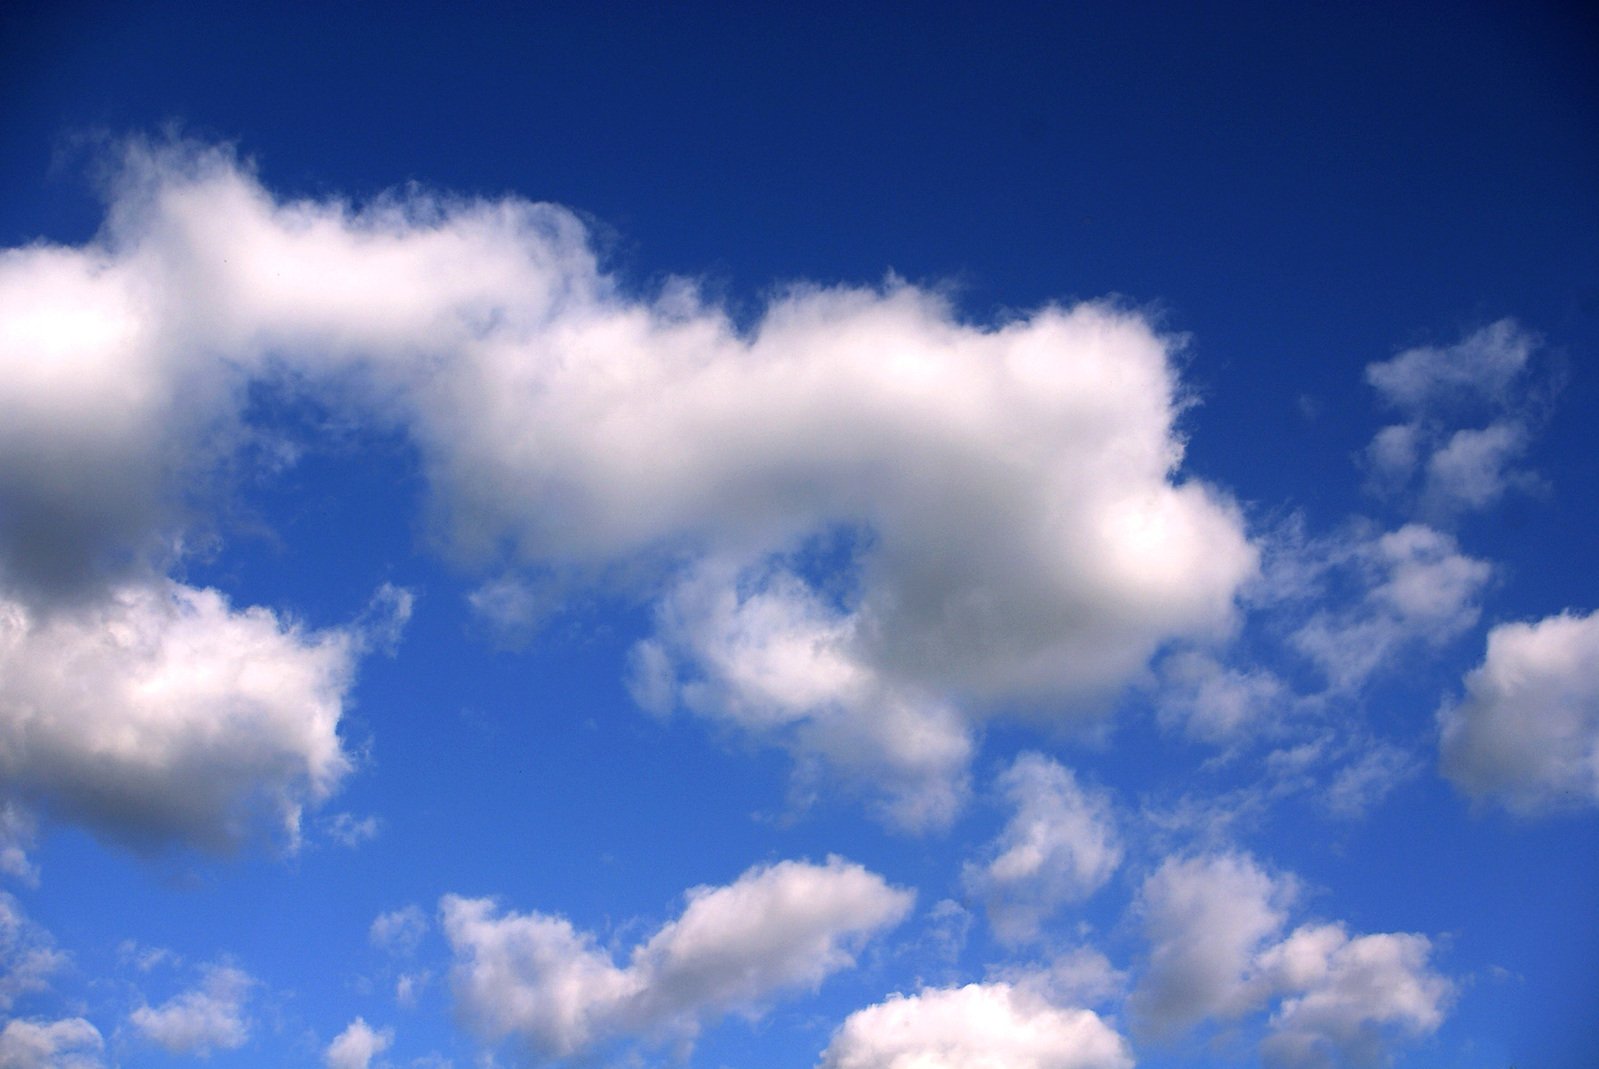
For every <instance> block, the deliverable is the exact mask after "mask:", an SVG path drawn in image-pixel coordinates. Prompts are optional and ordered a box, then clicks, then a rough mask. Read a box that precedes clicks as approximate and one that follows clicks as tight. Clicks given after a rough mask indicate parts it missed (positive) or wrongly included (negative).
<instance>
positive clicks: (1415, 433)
mask: <svg viewBox="0 0 1599 1069" xmlns="http://www.w3.org/2000/svg"><path fill="white" fill-rule="evenodd" d="M1537 344H1538V343H1537V339H1536V338H1534V337H1533V336H1532V335H1530V334H1528V333H1527V332H1526V331H1523V330H1522V329H1521V328H1520V327H1519V326H1518V325H1517V324H1516V323H1515V322H1514V321H1512V320H1509V319H1501V320H1499V321H1498V322H1496V323H1492V324H1490V325H1488V326H1486V327H1483V328H1482V329H1481V330H1478V331H1476V332H1474V333H1472V334H1470V335H1467V336H1466V337H1465V338H1463V339H1462V340H1461V341H1459V342H1458V343H1456V344H1455V345H1452V346H1447V347H1443V348H1438V347H1432V346H1423V347H1419V348H1415V349H1408V350H1406V351H1405V352H1402V353H1400V354H1399V355H1398V356H1395V357H1394V358H1392V359H1391V360H1386V361H1382V362H1380V363H1374V364H1369V365H1367V367H1366V381H1367V382H1369V383H1370V384H1371V385H1372V386H1373V387H1375V388H1376V390H1377V392H1378V393H1379V394H1380V395H1381V397H1382V399H1383V400H1384V401H1385V402H1387V403H1388V404H1389V405H1391V406H1393V407H1395V408H1398V409H1399V410H1400V411H1402V412H1403V413H1404V414H1405V416H1406V421H1405V422H1403V423H1396V424H1393V425H1391V426H1388V427H1384V428H1383V429H1382V430H1381V431H1379V432H1378V433H1377V435H1376V437H1374V438H1373V439H1372V442H1371V445H1370V446H1368V447H1367V451H1366V455H1367V459H1368V461H1369V463H1370V465H1371V469H1372V473H1373V475H1374V477H1375V479H1376V482H1377V484H1378V486H1379V487H1382V488H1385V489H1389V490H1400V489H1404V488H1405V487H1407V486H1409V485H1410V484H1411V483H1412V481H1413V480H1415V479H1416V478H1417V476H1418V475H1419V476H1420V487H1419V495H1420V496H1419V501H1420V503H1421V505H1422V507H1423V509H1424V510H1425V511H1428V512H1431V513H1438V514H1444V515H1447V514H1451V513H1455V512H1460V511H1467V510H1473V509H1483V508H1487V507H1488V506H1490V505H1492V504H1494V503H1495V502H1496V501H1498V500H1499V498H1500V497H1502V496H1503V495H1504V493H1505V491H1506V490H1508V489H1511V488H1521V489H1527V488H1530V487H1533V486H1536V485H1537V479H1536V478H1535V477H1534V476H1533V475H1532V474H1531V473H1529V472H1525V471H1520V470H1517V469H1516V468H1514V467H1513V464H1514V462H1515V461H1517V460H1519V459H1520V457H1521V456H1522V454H1523V453H1524V452H1525V451H1526V448H1527V445H1528V441H1529V438H1530V435H1531V430H1530V427H1529V424H1528V418H1529V414H1530V413H1529V412H1528V411H1527V407H1528V406H1527V404H1526V398H1525V394H1526V389H1525V386H1524V380H1525V378H1526V374H1527V368H1528V363H1529V360H1530V359H1531V356H1532V354H1533V352H1534V350H1535V349H1536V348H1537ZM1463 419H1479V420H1480V419H1487V423H1486V424H1485V425H1483V426H1480V427H1465V428H1460V427H1457V426H1456V424H1457V423H1458V422H1459V421H1461V420H1463Z"/></svg>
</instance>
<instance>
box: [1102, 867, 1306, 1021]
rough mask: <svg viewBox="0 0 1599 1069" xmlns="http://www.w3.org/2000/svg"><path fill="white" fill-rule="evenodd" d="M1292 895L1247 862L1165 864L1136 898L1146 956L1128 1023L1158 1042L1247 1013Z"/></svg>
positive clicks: (1145, 884)
mask: <svg viewBox="0 0 1599 1069" xmlns="http://www.w3.org/2000/svg"><path fill="white" fill-rule="evenodd" d="M1291 896H1292V888H1291V886H1290V885H1288V884H1285V883H1283V882H1281V881H1279V880H1276V879H1274V878H1273V877H1272V876H1271V875H1270V874H1269V873H1267V872H1266V871H1264V870H1263V869H1261V868H1260V867H1259V866H1258V865H1256V864H1255V863H1254V861H1253V860H1251V859H1250V858H1248V857H1244V856H1241V855H1233V854H1221V855H1215V856H1209V857H1195V858H1182V859H1179V858H1172V859H1168V860H1167V861H1166V862H1165V863H1164V864H1162V865H1161V867H1160V868H1159V869H1158V870H1156V871H1155V872H1154V873H1153V874H1152V875H1151V876H1150V877H1149V878H1148V879H1147V880H1145V881H1144V886H1143V890H1142V891H1141V892H1140V901H1139V907H1140V910H1141V912H1142V914H1143V922H1144V931H1145V934H1146V935H1147V936H1148V938H1149V941H1150V944H1151V951H1150V957H1149V964H1148V968H1147V969H1146V971H1145V973H1144V976H1143V979H1142V981H1141V982H1140V984H1139V986H1138V989H1137V990H1135V991H1134V992H1133V995H1132V997H1131V999H1130V1000H1129V1009H1130V1010H1131V1012H1132V1014H1133V1019H1134V1021H1135V1022H1137V1023H1139V1024H1140V1025H1141V1026H1142V1027H1143V1028H1144V1029H1145V1030H1146V1031H1148V1032H1149V1033H1150V1034H1151V1035H1153V1036H1155V1037H1157V1038H1164V1037H1169V1036H1171V1035H1174V1034H1176V1033H1178V1032H1181V1031H1183V1030H1185V1029H1187V1028H1190V1027H1192V1026H1193V1025H1195V1024H1197V1023H1198V1022H1200V1021H1201V1020H1203V1019H1205V1018H1206V1017H1216V1016H1219V1017H1234V1016H1237V1015H1239V1014H1240V1013H1243V1012H1244V1011H1245V1010H1247V1009H1248V1008H1249V1007H1250V1006H1251V1005H1252V1004H1253V1003H1254V1002H1255V1001H1257V996H1256V993H1255V992H1254V991H1253V990H1251V985H1250V982H1249V980H1250V973H1251V968H1252V965H1253V962H1254V958H1255V955H1256V954H1257V953H1258V952H1259V950H1260V949H1261V947H1262V946H1263V944H1264V943H1265V941H1266V940H1267V938H1268V937H1270V936H1272V935H1274V934H1275V933H1277V932H1278V931H1280V930H1281V929H1282V926H1283V924H1284V923H1285V921H1286V920H1287V912H1286V904H1287V900H1288V899H1289V898H1290V897H1291Z"/></svg>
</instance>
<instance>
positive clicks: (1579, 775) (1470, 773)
mask: <svg viewBox="0 0 1599 1069" xmlns="http://www.w3.org/2000/svg"><path fill="white" fill-rule="evenodd" d="M1465 687H1466V694H1465V698H1464V700H1462V701H1460V702H1458V703H1455V704H1446V705H1445V706H1444V707H1443V708H1442V709H1441V710H1440V711H1439V714H1438V719H1439V725H1440V729H1441V739H1440V748H1441V751H1442V765H1443V771H1444V774H1445V775H1447V776H1448V777H1449V778H1450V779H1451V780H1453V781H1454V783H1455V784H1456V785H1457V786H1458V787H1460V788H1461V789H1462V790H1464V791H1465V792H1466V793H1468V794H1470V795H1472V796H1473V797H1477V798H1483V799H1491V800H1494V801H1497V802H1499V803H1501V804H1503V805H1505V806H1506V807H1507V808H1509V809H1511V810H1513V811H1515V812H1518V813H1523V814H1530V813H1536V812H1541V811H1546V810H1550V809H1561V808H1574V807H1591V806H1595V805H1599V614H1594V613H1589V614H1587V615H1579V614H1576V613H1562V614H1561V615H1559V616H1551V617H1548V618H1546V619H1543V620H1539V621H1536V622H1534V623H1512V624H1501V625H1499V626H1498V627H1495V628H1493V629H1492V630H1491V631H1489V632H1488V652H1487V655H1486V656H1485V657H1484V658H1483V662H1482V664H1481V665H1479V666H1478V667H1477V668H1475V669H1473V670H1472V671H1471V673H1470V674H1468V675H1467V676H1466V680H1465Z"/></svg>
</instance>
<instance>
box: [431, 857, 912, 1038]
mask: <svg viewBox="0 0 1599 1069" xmlns="http://www.w3.org/2000/svg"><path fill="white" fill-rule="evenodd" d="M912 897H913V896H912V895H911V893H910V892H908V891H901V890H897V889H895V888H892V887H890V886H889V885H888V884H887V883H885V882H884V881H883V880H882V878H881V877H879V876H876V875H874V874H872V873H870V872H868V871H866V870H865V869H863V868H861V867H860V866H859V865H853V864H850V863H847V862H844V861H842V860H840V859H838V858H832V859H830V860H829V861H828V862H827V864H825V865H812V864H806V863H801V862H794V861H785V862H781V863H779V864H775V865H770V866H762V867H757V868H753V869H750V870H749V871H748V872H745V873H744V874H743V875H742V876H740V877H739V878H738V879H737V880H736V881H734V882H733V883H732V884H729V885H727V886H725V887H698V888H695V889H693V890H691V891H689V892H688V895H687V899H688V904H687V907H686V908H685V909H684V911H683V913H682V914H681V915H680V916H679V917H678V918H677V919H676V920H674V921H671V922H670V923H668V924H666V925H664V926H663V927H662V928H660V929H659V930H658V931H657V932H656V933H655V934H654V935H652V936H651V937H650V938H649V939H647V940H645V941H644V942H643V943H641V944H640V945H639V946H637V947H635V948H634V950H633V952H632V957H631V960H630V962H629V963H628V964H627V965H626V966H618V965H617V964H616V963H615V961H614V960H613V959H612V957H611V955H610V954H609V953H608V952H606V951H605V950H603V949H601V948H600V947H599V946H598V945H596V943H595V941H594V938H593V937H592V936H591V935H588V934H586V933H583V932H579V931H577V930H576V929H575V928H573V927H572V925H571V924H570V923H569V922H568V921H566V920H565V919H563V918H560V917H553V916H549V915H546V914H541V913H526V914H517V913H506V914H500V913H499V911H498V909H497V908H496V906H495V905H494V903H493V902H491V901H489V900H486V899H467V898H459V897H456V896H454V895H451V896H447V897H446V898H445V899H444V900H443V902H442V903H441V909H442V912H443V916H444V929H445V935H446V937H447V938H448V939H449V941H450V945H451V947H452V948H453V949H454V952H455V958H456V962H455V967H454V970H453V973H452V980H453V983H454V988H455V995H456V1000H457V1004H458V1006H459V1008H460V1010H461V1012H462V1013H463V1015H464V1017H465V1019H466V1020H467V1021H468V1022H469V1023H470V1025H471V1026H472V1028H473V1029H474V1031H476V1032H477V1034H478V1035H479V1036H480V1037H481V1038H482V1039H484V1040H485V1041H487V1042H498V1041H500V1040H503V1039H505V1038H507V1037H511V1036H514V1037H516V1038H517V1039H519V1040H520V1041H521V1042H522V1043H523V1044H525V1045H526V1046H527V1047H528V1048H529V1049H530V1050H531V1051H533V1052H534V1053H536V1054H537V1055H539V1056H544V1057H552V1058H559V1057H566V1056H569V1055H573V1054H576V1053H579V1052H581V1051H585V1050H588V1049H590V1048H592V1047H594V1046H596V1045H598V1044H601V1043H604V1042H607V1041H609V1040H611V1039H614V1038H617V1037H619V1036H638V1037H643V1038H646V1039H658V1038H664V1037H667V1036H672V1037H676V1038H678V1039H681V1040H691V1039H692V1038H693V1037H694V1035H695V1034H696V1032H697V1031H698V1029H699V1026H700V1024H701V1022H702V1021H705V1020H708V1019H711V1018H715V1017H719V1016H722V1015H724V1014H727V1013H730V1012H734V1011H739V1012H744V1013H752V1014H753V1013H758V1012H759V1011H760V1009H761V1007H762V1006H763V1005H764V1004H765V1002H766V1001H767V1000H769V999H770V998H772V997H774V996H776V995H778V994H779V993H781V992H784V991H790V990H797V989H807V988H814V987H816V986H817V985H819V984H820V983H821V981H822V980H823V979H825V978H826V977H827V976H828V975H830V974H832V973H834V972H837V971H839V970H840V969H843V968H847V967H849V966H850V965H852V964H853V961H854V959H853V955H852V948H853V947H855V946H856V945H858V944H859V943H860V942H862V941H863V940H864V939H866V938H867V937H868V936H870V935H872V934H874V933H876V932H878V931H880V930H882V929H884V928H886V927H889V926H890V925H893V924H896V923H898V922H899V921H900V920H901V919H902V918H903V917H904V916H905V914H906V913H907V912H908V911H909V909H910V906H911V901H912Z"/></svg>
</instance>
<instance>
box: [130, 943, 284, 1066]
mask: <svg viewBox="0 0 1599 1069" xmlns="http://www.w3.org/2000/svg"><path fill="white" fill-rule="evenodd" d="M254 986H255V980H254V979H252V978H251V977H250V975H249V974H248V973H245V972H244V971H243V970H241V969H237V968H234V967H233V966H231V965H212V966H208V967H207V968H206V969H205V977H204V980H203V981H202V983H201V984H200V986H199V987H196V988H192V989H190V990H188V991H184V992H182V993H181V994H178V995H174V996H173V997H172V998H170V999H168V1000H167V1001H166V1002H163V1003H162V1004H161V1005H160V1006H157V1007H153V1008H152V1007H150V1006H148V1005H146V1006H140V1007H139V1008H138V1009H136V1010H134V1011H133V1013H132V1014H130V1015H129V1020H130V1021H131V1022H132V1023H133V1026H134V1027H135V1028H136V1029H138V1031H139V1032H140V1034H142V1035H143V1036H144V1037H145V1038H147V1039H149V1040H151V1041H152V1042H154V1043H156V1044H157V1045H159V1046H161V1047H163V1048H164V1049H166V1050H168V1051H170V1052H171V1053H173V1054H193V1055H198V1056H200V1057H206V1056H209V1055H210V1054H211V1052H212V1051H214V1050H237V1049H238V1048H239V1047H242V1046H244V1044H245V1043H247V1042H248V1041H249V1039H250V1021H249V1018H248V1017H247V1016H246V1015H245V1008H244V1007H245V1002H246V1001H247V999H248V998H249V994H250V989H251V988H252V987H254Z"/></svg>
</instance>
